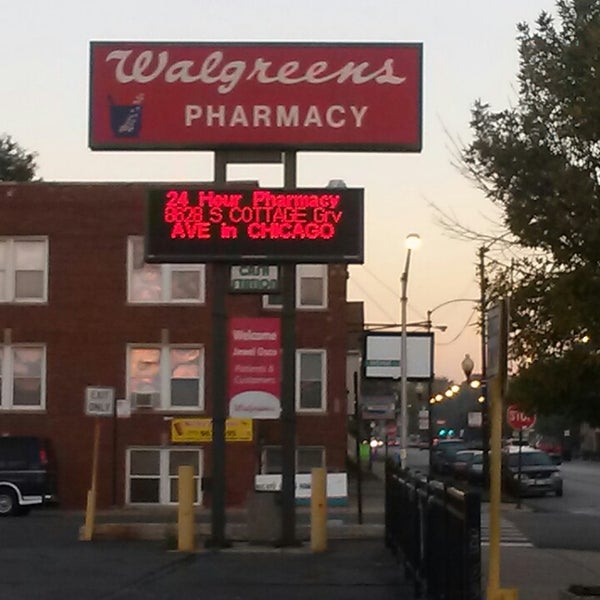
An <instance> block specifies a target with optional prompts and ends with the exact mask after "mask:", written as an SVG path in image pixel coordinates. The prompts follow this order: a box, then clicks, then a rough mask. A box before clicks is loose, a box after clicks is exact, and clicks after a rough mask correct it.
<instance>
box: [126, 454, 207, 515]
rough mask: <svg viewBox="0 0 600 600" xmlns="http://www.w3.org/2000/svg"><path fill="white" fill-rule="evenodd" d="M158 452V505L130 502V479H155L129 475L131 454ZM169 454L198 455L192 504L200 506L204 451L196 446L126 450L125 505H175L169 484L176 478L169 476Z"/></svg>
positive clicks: (147, 476) (156, 504)
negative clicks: (194, 494)
mask: <svg viewBox="0 0 600 600" xmlns="http://www.w3.org/2000/svg"><path fill="white" fill-rule="evenodd" d="M132 451H144V452H158V453H159V459H158V460H159V473H158V480H159V491H158V499H159V502H158V503H153V502H132V501H131V480H132V479H156V477H155V476H152V475H136V476H134V477H132V474H131V452H132ZM171 452H197V453H198V473H194V483H195V486H196V498H197V501H196V502H194V504H195V505H196V506H202V501H203V496H202V476H203V473H204V463H203V460H204V449H203V448H198V446H194V447H191V446H168V447H164V446H131V447H129V448H127V452H126V457H125V476H126V477H125V504H128V505H130V506H174V505H176V504H177V503H176V502H171V488H170V483H171V480H172V479H177V476H174V475H170V474H169V458H170V453H171Z"/></svg>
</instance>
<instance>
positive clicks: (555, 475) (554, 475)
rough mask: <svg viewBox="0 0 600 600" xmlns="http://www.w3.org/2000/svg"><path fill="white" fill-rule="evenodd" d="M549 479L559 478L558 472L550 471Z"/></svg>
mask: <svg viewBox="0 0 600 600" xmlns="http://www.w3.org/2000/svg"><path fill="white" fill-rule="evenodd" d="M550 479H560V473H556V472H554V473H551V474H550Z"/></svg>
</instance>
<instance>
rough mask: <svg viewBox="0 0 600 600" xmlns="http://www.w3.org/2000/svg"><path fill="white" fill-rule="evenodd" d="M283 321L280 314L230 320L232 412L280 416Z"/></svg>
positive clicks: (248, 416)
mask: <svg viewBox="0 0 600 600" xmlns="http://www.w3.org/2000/svg"><path fill="white" fill-rule="evenodd" d="M280 396H281V325H280V320H279V319H278V318H277V317H257V318H246V317H234V318H232V319H230V320H229V416H230V417H238V418H241V419H278V418H279V416H280V413H281V402H280Z"/></svg>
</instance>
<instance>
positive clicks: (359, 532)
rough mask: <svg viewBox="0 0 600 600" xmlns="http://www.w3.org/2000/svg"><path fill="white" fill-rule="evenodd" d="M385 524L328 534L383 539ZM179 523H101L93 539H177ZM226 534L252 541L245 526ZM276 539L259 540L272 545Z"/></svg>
mask: <svg viewBox="0 0 600 600" xmlns="http://www.w3.org/2000/svg"><path fill="white" fill-rule="evenodd" d="M83 532H84V526H83V525H82V526H81V527H80V528H79V540H80V541H81V540H82V539H83ZM210 533H211V531H210V525H208V524H206V523H197V524H196V536H197V537H200V538H205V539H208V537H209V536H210ZM296 533H297V536H298V539H299V540H301V541H308V540H310V525H300V526H298V527H297V528H296ZM383 535H384V525H380V524H366V525H341V524H340V525H337V524H330V525H329V526H328V527H327V537H328V539H331V540H357V539H370V540H373V539H383ZM176 536H177V524H176V523H100V524H97V525H96V526H95V527H94V535H93V539H94V541H99V540H145V541H161V540H162V541H166V540H169V539H173V538H176ZM226 537H227V538H228V539H229V540H231V541H235V542H249V543H250V542H252V540H249V539H248V528H247V526H246V525H239V524H232V525H228V526H227V527H226ZM274 541H275V540H274V539H272V540H257V542H260V543H264V544H266V545H269V544H271V543H273V542H274Z"/></svg>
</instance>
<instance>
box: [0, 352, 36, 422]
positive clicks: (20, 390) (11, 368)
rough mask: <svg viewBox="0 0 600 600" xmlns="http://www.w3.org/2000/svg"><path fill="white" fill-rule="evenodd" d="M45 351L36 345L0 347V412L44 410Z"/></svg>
mask: <svg viewBox="0 0 600 600" xmlns="http://www.w3.org/2000/svg"><path fill="white" fill-rule="evenodd" d="M45 373H46V349H45V347H44V346H39V345H28V344H27V345H25V344H24V345H18V346H17V345H13V346H0V408H1V409H6V410H40V409H41V410H43V409H45V408H46V385H45V381H46V377H45Z"/></svg>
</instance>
